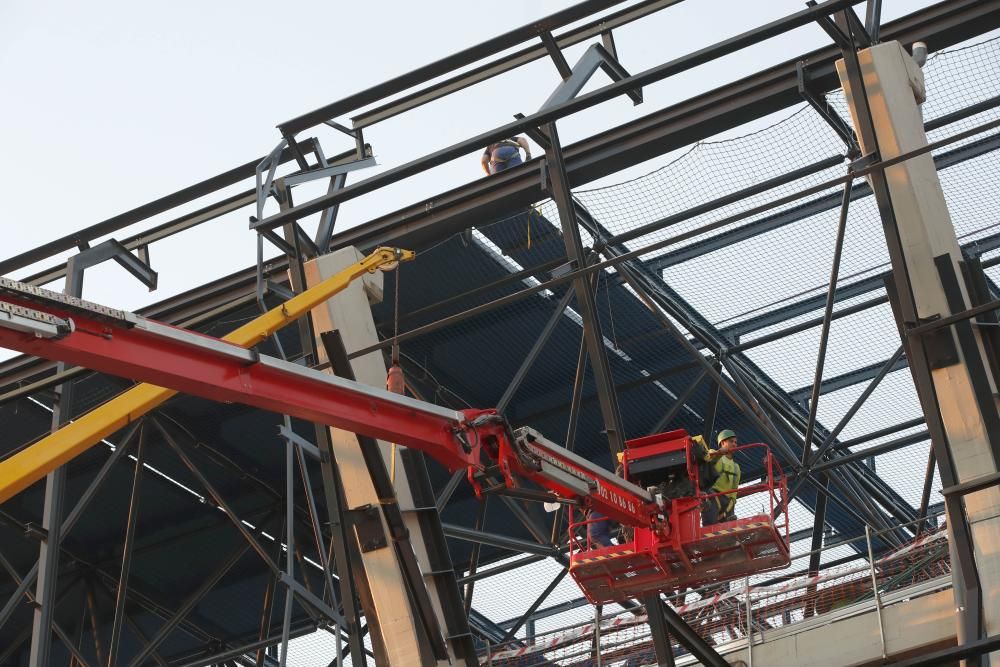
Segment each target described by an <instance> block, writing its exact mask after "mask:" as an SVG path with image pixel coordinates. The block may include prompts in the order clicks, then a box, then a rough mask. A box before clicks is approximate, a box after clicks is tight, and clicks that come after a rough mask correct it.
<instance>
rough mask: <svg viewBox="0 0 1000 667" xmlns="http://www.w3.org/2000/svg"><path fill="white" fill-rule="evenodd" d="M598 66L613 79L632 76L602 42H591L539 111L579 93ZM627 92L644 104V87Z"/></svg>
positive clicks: (617, 79)
mask: <svg viewBox="0 0 1000 667" xmlns="http://www.w3.org/2000/svg"><path fill="white" fill-rule="evenodd" d="M598 68H600V69H603V70H604V72H605V73H606V74H607V75H608V76H609V77H611V80H612V81H621V80H623V79H627V78H629V76H631V75H630V74H629V73H628V72H627V71H626V70H625V68H624V67H622V65H621V63H619V62H618V60H617V58H615V57H614V56H613V55H611V54H610V53H609V52H608V50H607V49H605V48H604V47H603V46H601V45H600V44H591V46H590V48H589V49H587V50H586V51H584V53H583V55H582V56H581V57H580V60H578V61H577V63H576V65H574V66H573V70H572V72H571V74H570V76H569V77H567V78H565V79H564V81H563V82H562V83H560V84H559V85H558V86H557V87H556V89H555V90H554V91H553V92H552V94H551V95H550V96H549V99H547V100H545V103H544V104H542V106H541V107H540V108H539V111H543V110H545V109H548V108H549V107H553V106H557V105H559V104H563V103H565V102H568V101H569V100H571V99H573V98H574V97H576V96H577V95H579V94H580V91H581V90H583V87H584V86H585V85H586V84H587V82H588V81H590V77H592V76H593V75H594V72H596V71H597V69H598ZM625 94H626V95H628V96H629V97H630V98H631V99H632V103H633V104H642V88H638V87H637V88H633V89H631V90H628V91H626V93H625Z"/></svg>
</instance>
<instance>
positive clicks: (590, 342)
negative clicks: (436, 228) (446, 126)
mask: <svg viewBox="0 0 1000 667" xmlns="http://www.w3.org/2000/svg"><path fill="white" fill-rule="evenodd" d="M545 129H546V133H547V134H548V139H549V145H548V147H546V149H545V162H546V166H547V172H548V175H549V183H550V185H551V188H552V199H553V200H554V201H555V203H556V207H557V208H558V210H559V224H560V226H561V227H562V232H563V242H564V244H565V245H566V256H567V257H568V258H569V261H570V263H571V265H572V266H573V268H575V269H580V268H583V267H584V266H586V263H587V262H586V252H585V250H584V248H583V241H582V240H581V238H580V228H579V226H578V225H577V222H576V208H575V206H574V205H573V193H572V192H571V190H570V184H569V176H568V175H567V174H566V164H565V162H564V161H563V153H562V146H561V145H560V143H559V133H558V132H557V130H556V124H555V123H554V122H553V123H549V124H547V125H546V126H545ZM573 290H574V291H575V292H576V303H577V308H578V309H579V311H580V317H581V318H582V319H583V336H584V339H585V340H586V344H587V352H588V354H589V356H590V362H591V364H592V366H593V369H594V382H595V384H596V385H597V399H598V402H599V403H600V406H601V416H602V417H603V418H604V429H605V431H606V432H607V435H608V442H609V444H610V445H611V451H612V454H615V453H617V452H620V451H622V450H623V449H624V447H625V442H624V433H623V432H622V425H621V413H620V412H619V410H618V397H617V394H616V393H615V383H614V378H613V377H612V375H611V366H610V364H609V363H608V355H607V350H606V349H605V347H604V334H603V333H602V331H601V322H600V319H599V318H598V316H597V305H596V303H595V301H594V295H593V293H592V292H591V291H590V284H589V281H588V280H587V278H586V277H584V276H580V277H577V278H575V279H574V280H573Z"/></svg>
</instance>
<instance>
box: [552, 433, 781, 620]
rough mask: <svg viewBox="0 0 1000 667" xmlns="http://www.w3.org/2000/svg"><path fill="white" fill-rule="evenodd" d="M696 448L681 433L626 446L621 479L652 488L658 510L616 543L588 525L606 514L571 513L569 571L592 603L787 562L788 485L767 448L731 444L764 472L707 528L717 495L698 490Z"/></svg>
mask: <svg viewBox="0 0 1000 667" xmlns="http://www.w3.org/2000/svg"><path fill="white" fill-rule="evenodd" d="M695 449H696V448H695V447H693V446H692V441H691V438H690V437H688V434H687V433H686V432H685V431H683V430H676V431H670V432H667V433H661V434H657V435H653V436H648V437H645V438H640V439H637V440H631V441H629V442H627V443H626V451H625V455H624V460H623V466H622V467H623V471H622V472H623V474H624V476H625V478H626V479H628V480H630V481H631V482H633V483H635V484H636V485H638V486H641V487H647V488H648V487H654V486H655V487H657V490H656V492H657V493H658V494H659V496H660V497H659V499H658V500H659V501H660V503H661V507H662V510H663V512H662V514H661V515H660V516H659V517H658V519H659V520H657V521H656V522H654V523H653V525H650V526H643V527H634V528H631V527H627V526H622V527H621V530H620V531H619V534H618V537H617V541H618V544H611V545H603V544H600V543H599V542H598V539H596V538H597V534H598V533H599V532H600V531H598V530H594V528H595V527H596V526H597V524H599V523H601V522H608V521H609V520H608V519H607V518H606V517H604V516H603V515H597V514H594V513H591V514H588V513H587V512H586V511H581V510H579V509H573V510H571V512H570V517H571V518H570V569H569V571H570V575H571V576H572V577H573V578H574V579H575V580H576V582H577V584H579V586H580V589H581V590H582V591H583V592H584V595H586V596H587V598H588V599H589V600H590V601H591V602H592V603H594V604H601V603H606V602H613V601H621V600H624V599H628V598H635V597H642V596H643V595H646V594H649V593H654V592H663V593H665V592H671V591H676V590H683V589H686V588H694V587H698V586H702V585H704V584H709V583H713V582H723V581H729V580H732V579H737V578H741V577H745V576H748V575H752V574H757V573H759V572H764V571H767V570H773V569H776V568H781V567H785V566H787V565H788V563H789V553H788V519H787V515H788V512H787V509H788V506H787V505H788V499H787V483H786V481H785V478H784V475H783V474H782V471H781V467H780V466H779V465H778V462H777V461H776V460H775V459H774V457H773V456H772V455H771V452H770V450H769V449H768V447H767V446H766V445H763V444H753V445H743V446H740V447H737V448H736V450H735V452H736V455H737V457H738V458H739V459H740V460H742V461H743V462H744V463H743V465H744V466H746V465H747V463H749V462H751V461H752V460H753V459H754V458H755V457H756V456H757V455H758V454H760V455H762V459H761V463H762V471H763V476H762V478H761V479H760V481H759V482H755V483H752V484H748V485H746V486H743V487H741V488H740V489H739V490H738V492H737V503H736V508H737V510H738V511H739V512H740V514H743V516H741V517H740V518H737V519H736V520H733V521H725V522H722V523H716V524H712V525H708V526H703V525H702V507H704V506H705V504H706V503H710V502H715V498H717V497H719V496H721V495H722V494H718V493H712V492H710V491H709V492H703V491H701V490H700V489H699V479H698V468H699V466H698V460H697V458H696V454H695ZM650 490H651V491H652V489H650ZM755 509H756V510H759V511H758V512H757V513H754V514H750V512H753V511H754V510H755ZM613 532H614V531H612V533H613Z"/></svg>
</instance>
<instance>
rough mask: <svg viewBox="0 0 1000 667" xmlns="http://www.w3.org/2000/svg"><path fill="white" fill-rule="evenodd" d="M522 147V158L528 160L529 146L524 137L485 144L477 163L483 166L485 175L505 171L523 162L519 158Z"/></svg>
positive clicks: (529, 155) (529, 157) (529, 154)
mask: <svg viewBox="0 0 1000 667" xmlns="http://www.w3.org/2000/svg"><path fill="white" fill-rule="evenodd" d="M522 149H523V150H524V159H525V160H530V159H531V147H530V146H529V145H528V140H527V139H525V138H524V137H514V138H512V139H505V140H503V141H499V142H497V143H495V144H490V145H489V146H487V147H486V150H485V151H483V156H482V158H480V160H479V163H480V164H481V165H482V166H483V171H485V172H486V175H487V176H489V175H490V174H499V173H500V172H501V171H506V170H507V169H510V168H511V167H516V166H517V165H519V164H522V163H523V162H524V160H522V159H521V150H522Z"/></svg>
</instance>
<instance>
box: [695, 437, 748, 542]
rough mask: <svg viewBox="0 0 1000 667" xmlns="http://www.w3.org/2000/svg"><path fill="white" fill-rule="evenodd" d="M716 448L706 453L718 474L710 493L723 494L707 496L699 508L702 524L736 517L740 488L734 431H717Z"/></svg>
mask: <svg viewBox="0 0 1000 667" xmlns="http://www.w3.org/2000/svg"><path fill="white" fill-rule="evenodd" d="M717 442H718V444H719V448H718V449H714V450H712V451H710V452H709V453H708V456H707V460H710V461H713V462H714V467H715V472H716V473H717V474H718V475H719V477H718V479H716V480H715V483H714V484H712V488H711V489H710V492H711V493H719V494H723V495H717V496H713V497H711V498H707V499H706V500H705V503H704V504H703V506H702V508H701V518H702V523H703V524H704V525H706V526H707V525H709V524H713V523H722V522H723V521H732V520H733V519H735V518H736V496H737V490H738V489H739V488H740V475H741V471H740V464H739V463H737V462H736V459H734V458H733V454H734V453H735V449H736V433H735V432H733V431H731V430H729V429H725V430H724V431H720V432H719V436H718V438H717Z"/></svg>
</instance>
